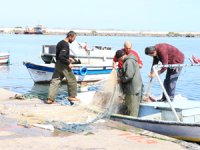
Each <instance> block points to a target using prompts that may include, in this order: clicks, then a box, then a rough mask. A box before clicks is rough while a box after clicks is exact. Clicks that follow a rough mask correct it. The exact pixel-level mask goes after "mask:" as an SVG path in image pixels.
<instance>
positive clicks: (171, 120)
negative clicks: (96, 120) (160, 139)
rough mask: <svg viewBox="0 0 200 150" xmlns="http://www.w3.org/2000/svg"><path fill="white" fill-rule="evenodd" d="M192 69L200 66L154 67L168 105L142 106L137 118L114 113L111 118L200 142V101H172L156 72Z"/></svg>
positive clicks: (144, 104)
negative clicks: (171, 68) (176, 68)
mask: <svg viewBox="0 0 200 150" xmlns="http://www.w3.org/2000/svg"><path fill="white" fill-rule="evenodd" d="M193 66H200V64H172V65H156V66H154V67H153V69H154V72H155V73H156V77H157V79H158V81H159V84H160V86H161V89H162V91H163V93H164V94H165V96H166V98H167V101H168V103H165V102H148V103H141V104H140V112H139V116H138V117H137V118H136V117H131V116H125V115H118V114H113V115H112V116H111V119H113V120H116V121H121V122H124V123H126V124H129V125H132V126H135V127H138V128H142V129H145V130H149V131H152V132H156V133H159V134H163V135H167V136H170V137H173V138H177V139H181V140H186V141H192V142H200V101H192V100H184V99H180V98H177V99H176V100H175V101H173V102H171V100H170V98H169V96H168V94H167V92H166V90H165V88H164V86H163V83H162V81H161V79H160V77H159V75H158V71H157V69H158V68H161V67H193Z"/></svg>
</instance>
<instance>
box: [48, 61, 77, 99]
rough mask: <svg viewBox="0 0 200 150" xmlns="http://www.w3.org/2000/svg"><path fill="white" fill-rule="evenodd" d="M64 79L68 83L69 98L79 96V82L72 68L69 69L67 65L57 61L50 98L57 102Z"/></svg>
mask: <svg viewBox="0 0 200 150" xmlns="http://www.w3.org/2000/svg"><path fill="white" fill-rule="evenodd" d="M64 77H65V79H66V82H67V88H68V96H69V97H76V96H77V81H76V77H75V75H74V73H73V72H72V70H71V68H69V67H68V66H67V65H66V64H64V63H62V62H60V61H59V60H57V62H56V64H55V70H54V73H53V76H52V80H51V82H50V87H49V92H48V98H50V99H52V100H55V98H56V95H57V93H58V88H59V87H60V84H61V82H62V80H63V78H64Z"/></svg>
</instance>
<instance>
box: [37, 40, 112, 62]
mask: <svg viewBox="0 0 200 150" xmlns="http://www.w3.org/2000/svg"><path fill="white" fill-rule="evenodd" d="M70 54H71V56H72V57H75V58H77V59H80V61H81V63H102V62H110V63H112V60H113V57H114V55H115V51H114V50H112V49H111V47H105V46H94V47H92V48H87V47H86V46H84V45H83V44H80V43H77V42H75V43H73V44H72V45H71V47H70ZM55 56H56V45H43V47H42V53H41V58H42V60H43V61H44V62H45V63H47V64H49V63H55Z"/></svg>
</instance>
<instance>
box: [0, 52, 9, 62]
mask: <svg viewBox="0 0 200 150" xmlns="http://www.w3.org/2000/svg"><path fill="white" fill-rule="evenodd" d="M9 57H10V54H9V53H7V52H0V64H7V63H8V62H9Z"/></svg>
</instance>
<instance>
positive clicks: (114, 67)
mask: <svg viewBox="0 0 200 150" xmlns="http://www.w3.org/2000/svg"><path fill="white" fill-rule="evenodd" d="M112 68H113V69H116V63H115V62H114V61H113V66H112Z"/></svg>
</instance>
